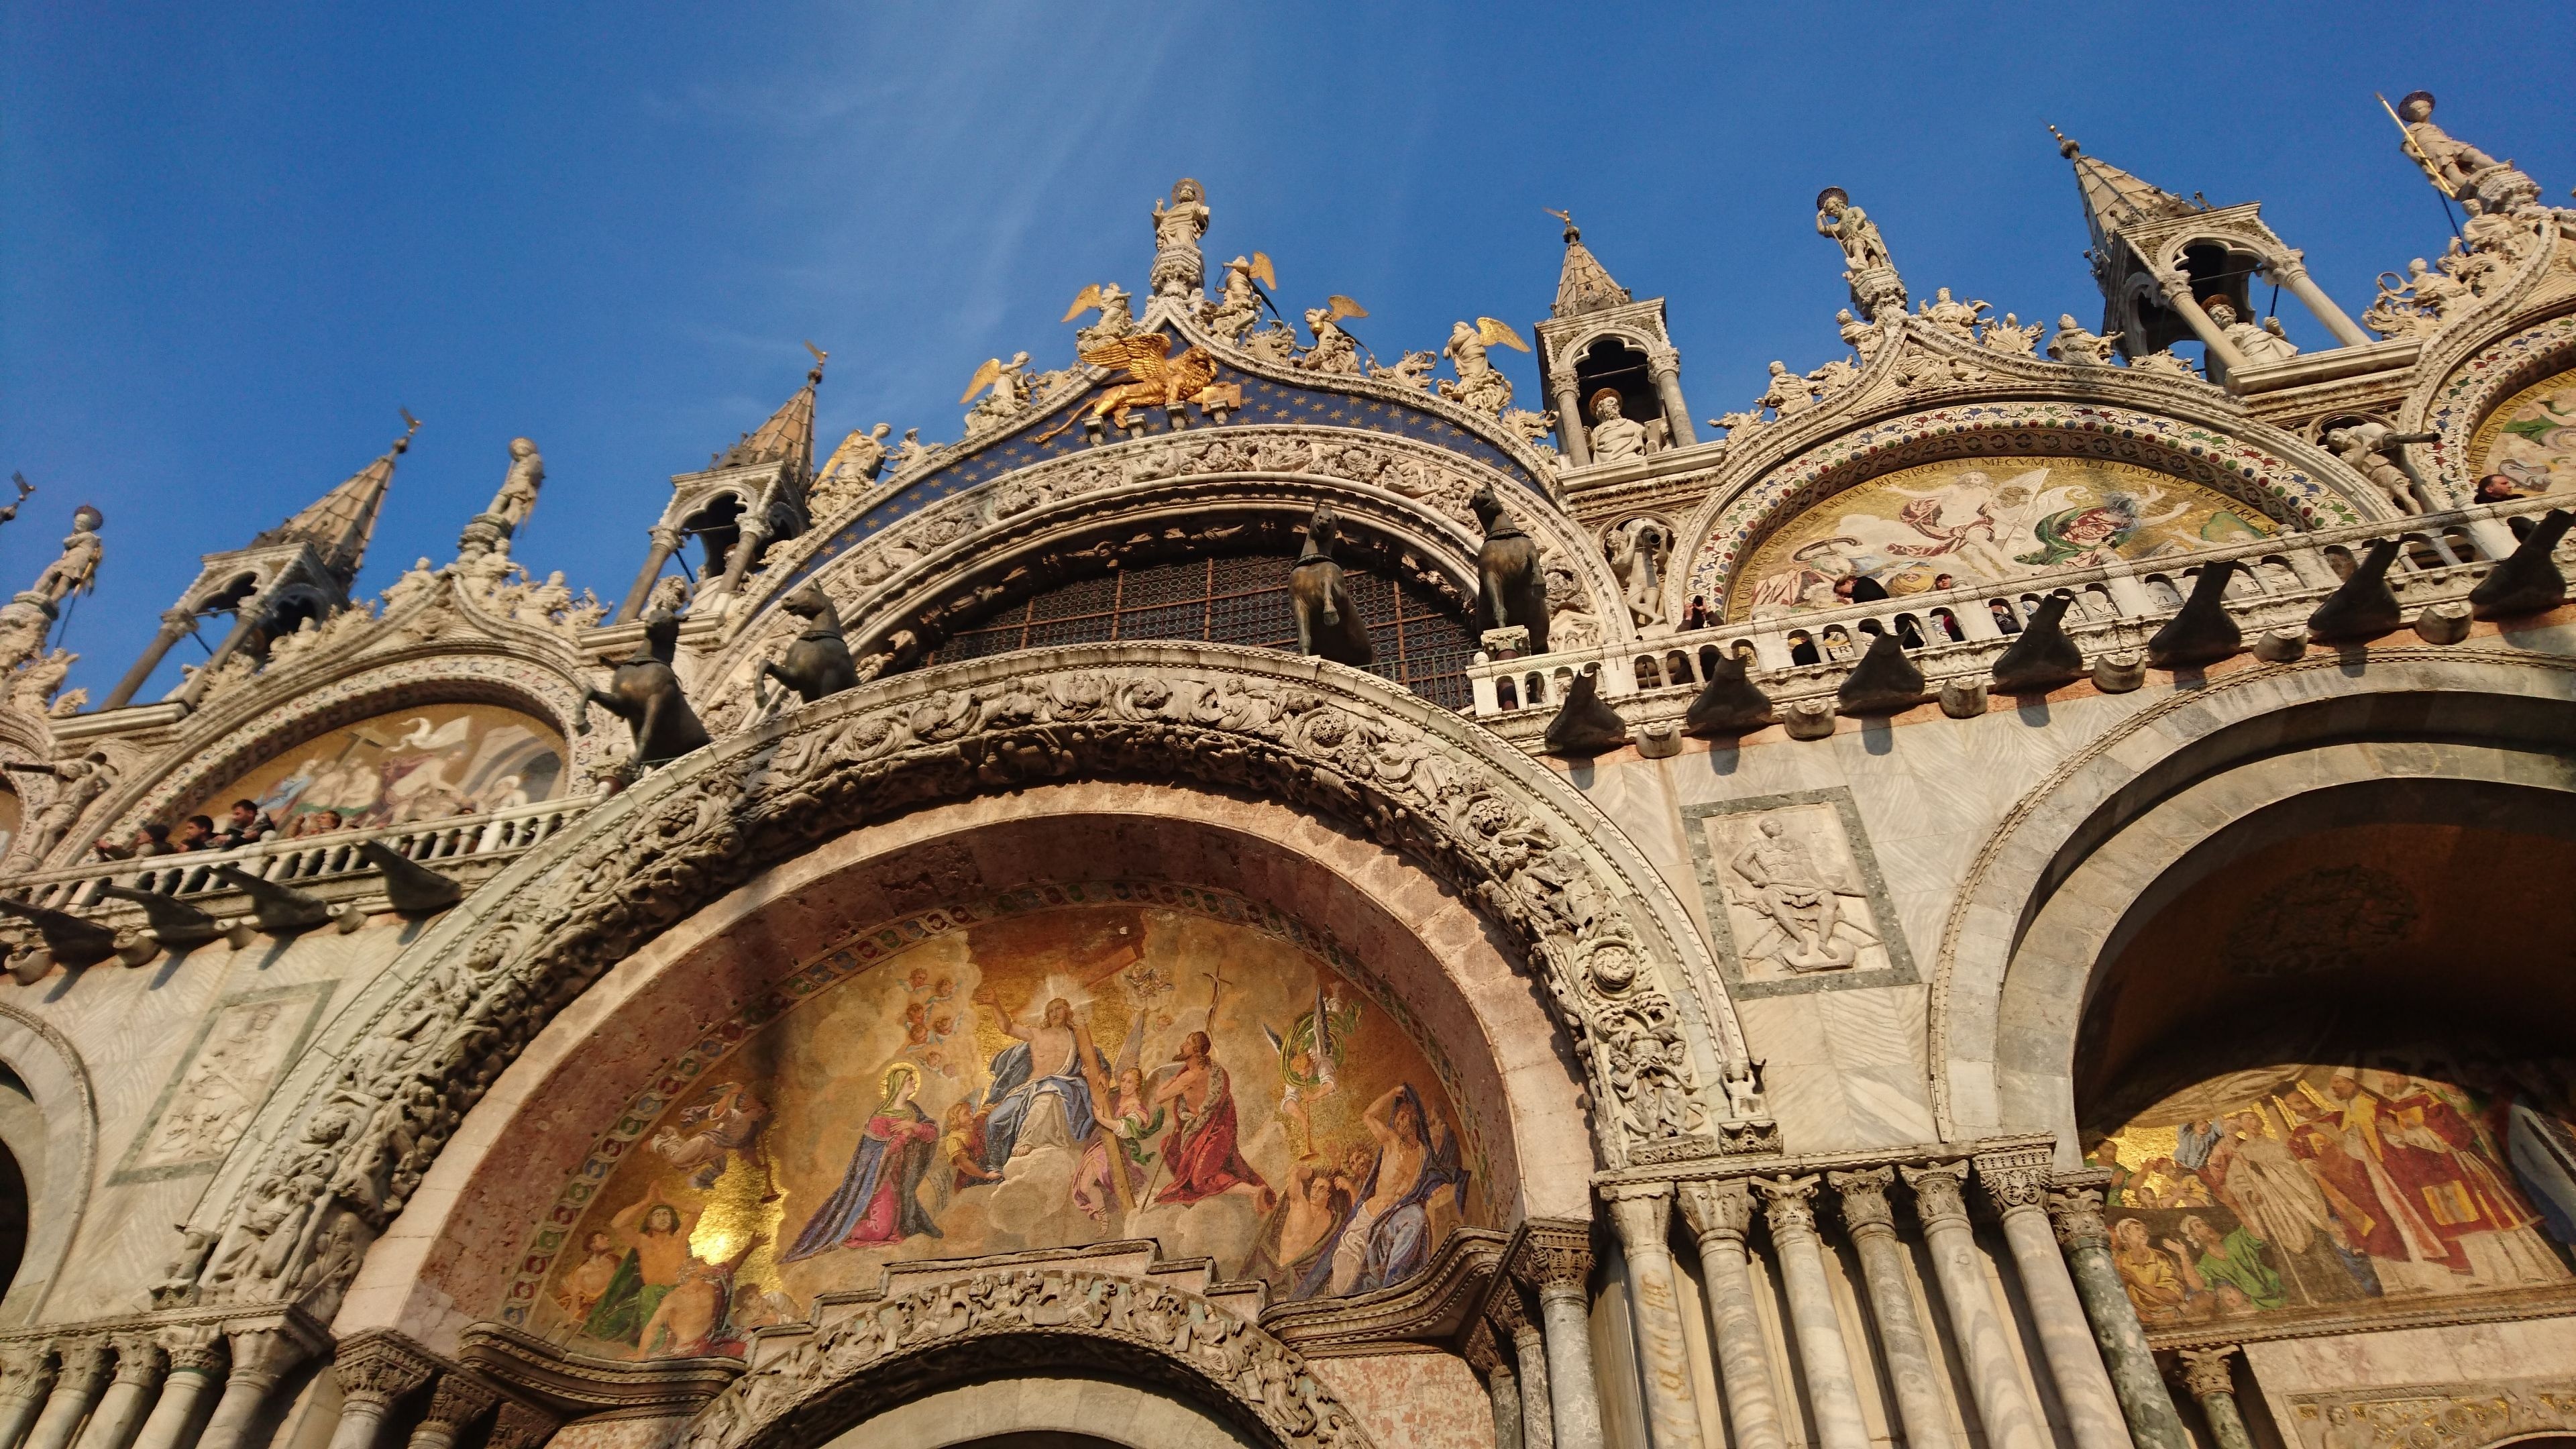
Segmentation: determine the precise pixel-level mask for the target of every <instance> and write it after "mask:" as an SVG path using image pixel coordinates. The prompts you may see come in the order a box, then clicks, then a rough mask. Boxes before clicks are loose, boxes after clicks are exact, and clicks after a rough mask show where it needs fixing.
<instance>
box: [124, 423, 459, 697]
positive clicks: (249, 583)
mask: <svg viewBox="0 0 2576 1449" xmlns="http://www.w3.org/2000/svg"><path fill="white" fill-rule="evenodd" d="M402 417H403V435H402V436H401V437H399V438H396V439H394V441H393V444H392V446H390V447H388V448H386V449H385V451H384V455H383V456H382V457H379V458H377V459H376V460H375V461H374V462H372V463H369V464H368V465H367V466H365V467H363V468H361V469H359V470H358V471H357V472H356V473H353V474H351V475H350V477H349V480H348V481H347V482H345V483H342V484H341V485H340V486H338V487H337V488H334V489H332V490H331V491H330V492H328V493H325V494H323V495H322V496H321V497H320V498H317V499H315V500H313V502H312V503H310V504H308V505H306V506H305V508H304V509H303V510H302V511H301V512H299V513H297V514H296V515H295V516H294V517H292V518H289V519H287V520H286V521H285V522H284V523H281V524H279V525H278V526H277V527H275V528H272V529H270V530H268V531H267V532H265V533H262V534H261V535H259V536H258V537H257V538H254V539H252V540H251V541H250V545H249V546H248V547H246V548H237V549H232V550H230V551H228V552H225V553H210V554H207V555H205V556H204V560H203V566H202V567H201V568H200V569H199V570H198V573H197V579H196V582H194V583H192V584H190V585H188V587H187V589H186V590H185V591H183V592H182V593H181V594H180V595H179V602H178V603H176V604H174V605H172V606H171V607H170V609H169V610H168V611H166V612H165V613H163V614H162V615H161V628H160V631H159V632H158V633H156V634H154V635H153V636H152V642H151V644H149V645H148V646H146V647H145V649H144V651H143V657H141V658H140V659H137V660H135V661H134V667H133V668H131V669H128V670H127V671H125V677H124V678H123V679H120V680H118V681H117V682H116V688H114V689H113V690H110V691H109V692H108V696H107V700H106V702H105V703H104V704H102V705H100V706H99V707H100V708H101V709H103V710H104V709H119V708H122V707H124V706H125V705H127V704H130V703H132V702H133V699H134V695H135V691H137V690H139V689H141V688H142V687H143V685H144V682H145V681H146V680H149V679H150V678H151V677H152V672H153V671H154V670H156V669H158V668H160V667H161V661H162V659H163V657H164V656H166V655H167V654H168V653H169V652H170V646H172V645H174V644H176V643H178V642H179V641H180V640H181V639H184V638H186V637H188V636H189V635H190V634H193V633H195V632H197V625H198V621H199V620H201V619H203V618H205V617H206V616H208V615H211V614H230V615H231V616H232V618H233V627H232V631H231V632H230V633H228V634H226V635H225V636H224V642H223V643H222V644H221V645H220V646H218V647H217V648H216V649H215V651H214V653H213V655H212V656H210V657H209V658H208V659H207V660H206V664H205V667H204V668H203V669H200V670H199V671H197V675H196V678H194V679H192V680H190V681H189V682H188V686H187V688H186V689H184V690H182V691H181V692H180V694H179V702H180V703H181V704H186V705H191V706H193V705H194V704H195V703H196V702H197V699H198V697H199V696H201V695H202V694H204V693H205V690H206V686H207V685H208V684H209V683H210V682H212V680H213V679H214V675H215V671H216V670H218V669H221V668H222V667H223V666H224V665H225V664H226V663H228V662H230V661H231V660H232V658H233V656H234V655H236V654H241V653H244V652H248V653H249V654H250V655H251V656H252V657H254V658H266V657H267V654H268V646H269V644H270V642H271V641H273V640H276V639H278V638H280V637H282V636H284V635H287V634H292V633H294V632H295V630H296V629H297V628H298V627H299V626H301V625H302V624H303V623H304V621H305V620H307V619H327V618H329V617H330V616H331V615H333V614H336V613H338V612H339V611H340V610H342V609H344V608H346V607H348V603H349V586H350V585H351V584H352V583H354V582H356V580H357V577H358V565H359V564H361V563H363V562H364V561H365V560H366V556H367V541H368V540H369V539H370V538H371V537H373V536H374V534H375V531H376V515H377V513H378V512H379V510H381V509H382V508H383V507H384V501H385V490H386V489H388V488H390V487H392V486H393V481H394V460H395V459H397V458H400V457H401V456H402V455H403V454H404V452H405V451H407V450H408V449H409V448H410V447H411V439H412V434H414V433H417V432H419V431H420V419H418V418H415V417H413V416H412V415H411V413H410V412H409V411H408V410H405V411H404V412H403V415H402Z"/></svg>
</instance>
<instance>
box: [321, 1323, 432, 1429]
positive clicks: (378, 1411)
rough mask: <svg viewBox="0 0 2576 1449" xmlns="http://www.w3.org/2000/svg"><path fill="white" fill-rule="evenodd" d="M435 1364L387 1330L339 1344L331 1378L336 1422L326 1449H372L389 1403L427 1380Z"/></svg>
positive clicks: (403, 1338) (364, 1334) (389, 1408)
mask: <svg viewBox="0 0 2576 1449" xmlns="http://www.w3.org/2000/svg"><path fill="white" fill-rule="evenodd" d="M437 1371H438V1361H437V1360H436V1359H433V1358H431V1357H430V1356H429V1355H427V1354H426V1353H423V1352H422V1351H421V1350H420V1349H419V1348H417V1347H415V1346H414V1345H413V1343H412V1342H411V1340H409V1339H407V1338H405V1337H403V1336H402V1335H401V1334H399V1333H393V1332H390V1331H386V1330H382V1329H379V1330H375V1331H373V1332H368V1333H361V1334H357V1335H354V1336H352V1337H351V1338H349V1339H348V1340H347V1341H345V1342H343V1343H342V1344H341V1345H340V1348H339V1352H338V1353H337V1354H335V1355H334V1356H333V1357H332V1360H331V1376H332V1377H333V1378H335V1379H338V1380H339V1381H340V1424H339V1427H338V1428H336V1429H334V1430H332V1431H331V1446H330V1449H376V1439H377V1436H378V1434H379V1432H380V1431H381V1430H382V1429H383V1427H384V1422H385V1419H386V1417H387V1416H388V1415H390V1414H391V1413H392V1412H393V1407H394V1401H395V1400H397V1399H400V1398H401V1397H402V1396H403V1395H405V1394H408V1393H410V1392H411V1391H412V1390H414V1389H417V1388H419V1387H420V1386H421V1385H423V1384H425V1383H428V1382H429V1376H430V1375H431V1374H433V1373H436V1372H437Z"/></svg>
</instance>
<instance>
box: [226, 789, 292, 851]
mask: <svg viewBox="0 0 2576 1449" xmlns="http://www.w3.org/2000/svg"><path fill="white" fill-rule="evenodd" d="M276 833H277V822H276V821H274V820H271V819H269V818H268V817H267V816H266V815H264V814H262V813H261V812H260V808H259V803H258V802H257V801H255V800H235V801H234V802H233V807H232V813H231V814H230V815H228V816H226V817H225V819H224V828H223V829H222V830H220V831H218V832H216V835H215V840H216V841H217V842H218V844H219V846H220V848H222V849H225V850H230V849H232V848H233V847H235V846H238V845H250V844H254V843H256V842H258V841H262V840H266V839H267V838H268V837H270V836H272V835H275V834H276Z"/></svg>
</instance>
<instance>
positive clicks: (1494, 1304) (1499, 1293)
mask: <svg viewBox="0 0 2576 1449" xmlns="http://www.w3.org/2000/svg"><path fill="white" fill-rule="evenodd" d="M1485 1321H1486V1322H1488V1323H1490V1324H1492V1325H1493V1326H1494V1327H1495V1328H1497V1329H1499V1330H1501V1331H1502V1333H1503V1334H1504V1335H1505V1336H1507V1337H1509V1336H1513V1335H1517V1334H1518V1333H1519V1332H1520V1331H1521V1330H1522V1329H1525V1328H1532V1327H1535V1325H1533V1324H1532V1323H1531V1322H1530V1316H1529V1305H1528V1304H1526V1303H1523V1302H1522V1301H1521V1285H1520V1284H1518V1283H1516V1282H1514V1281H1512V1279H1511V1277H1510V1275H1508V1274H1506V1275H1504V1276H1502V1277H1501V1278H1499V1279H1497V1280H1496V1281H1495V1283H1494V1291H1492V1292H1491V1293H1488V1294H1486V1295H1485Z"/></svg>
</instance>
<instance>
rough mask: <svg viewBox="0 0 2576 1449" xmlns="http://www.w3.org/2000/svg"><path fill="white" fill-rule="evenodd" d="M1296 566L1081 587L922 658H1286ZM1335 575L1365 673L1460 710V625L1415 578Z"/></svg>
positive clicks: (1234, 565) (966, 632)
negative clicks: (1069, 654)
mask: <svg viewBox="0 0 2576 1449" xmlns="http://www.w3.org/2000/svg"><path fill="white" fill-rule="evenodd" d="M1296 562H1297V561H1296V559H1295V558H1294V557H1293V556H1290V555H1287V554H1244V555H1238V556H1235V557H1232V558H1194V559H1182V560H1178V561H1175V562H1172V563H1159V564H1149V565H1146V566H1144V567H1141V568H1131V569H1119V570H1116V571H1113V572H1110V573H1106V574H1101V575H1098V576H1096V577H1093V578H1087V579H1076V580H1074V581H1073V582H1071V583H1067V584H1059V585H1057V586H1056V587H1055V588H1052V589H1048V590H1046V591H1045V592H1043V593H1040V594H1037V595H1035V596H1034V597H1032V598H1028V599H1025V600H1022V601H1020V602H1018V603H1015V604H1008V605H1005V606H1003V607H1002V608H1000V609H998V610H996V611H995V612H993V613H991V614H988V615H986V616H984V617H983V618H982V619H979V620H977V621H976V622H975V623H974V624H973V625H971V626H970V627H968V628H964V629H960V630H958V631H956V632H955V633H953V634H951V635H949V637H948V639H947V640H946V641H945V642H944V643H942V644H941V645H940V646H939V648H938V649H937V650H936V651H934V652H933V653H931V654H930V655H929V656H928V658H927V659H926V660H925V661H924V662H926V663H949V662H953V661H955V660H959V659H979V658H982V657H983V656H985V655H987V654H1006V653H1009V652H1010V651H1012V650H1014V649H1043V648H1048V647H1050V646H1053V645H1058V644H1093V643H1100V642H1104V641H1107V640H1112V639H1181V640H1189V639H1198V640H1206V641H1208V642H1211V643H1217V644H1249V645H1254V646H1256V647H1259V648H1263V649H1279V650H1285V651H1289V652H1291V653H1293V652H1295V650H1296V648H1297V617H1296V615H1295V613H1294V612H1292V610H1291V608H1290V605H1289V602H1288V572H1289V570H1290V569H1291V568H1292V567H1293V566H1294V565H1295V564H1296ZM1342 578H1343V580H1344V581H1345V582H1346V583H1347V584H1348V585H1349V587H1350V591H1351V597H1352V598H1353V599H1354V600H1356V601H1357V602H1358V604H1359V608H1360V615H1361V617H1363V618H1365V619H1367V620H1368V623H1369V641H1370V642H1371V643H1372V644H1373V645H1375V646H1376V649H1377V662H1376V663H1375V664H1372V665H1370V666H1369V670H1370V672H1371V673H1373V674H1377V675H1380V676H1383V677H1384V678H1387V679H1391V680H1394V681H1395V682H1396V683H1398V684H1401V685H1403V686H1405V687H1406V688H1407V689H1410V690H1412V691H1413V692H1414V693H1416V694H1419V695H1421V696H1422V697H1423V698H1425V699H1428V700H1430V701H1431V702H1432V703H1434V704H1438V705H1443V706H1446V707H1448V708H1450V709H1465V708H1466V707H1467V703H1468V691H1467V661H1468V659H1469V658H1470V657H1471V656H1472V655H1473V654H1474V653H1475V649H1476V641H1475V639H1474V637H1473V636H1472V635H1470V634H1469V633H1468V632H1467V624H1466V621H1465V620H1463V619H1461V618H1459V617H1458V616H1457V615H1456V614H1454V613H1452V612H1451V611H1450V608H1449V606H1448V604H1447V602H1446V601H1444V600H1442V599H1441V598H1440V597H1439V596H1438V595H1437V594H1434V593H1432V592H1431V591H1430V590H1429V589H1426V588H1423V587H1422V586H1420V585H1418V584H1415V583H1412V582H1410V581H1407V580H1395V579H1387V578H1382V577H1379V576H1377V575H1375V574H1371V573H1367V572H1365V571H1363V570H1362V569H1360V568H1358V567H1356V566H1352V565H1347V564H1346V565H1344V567H1343V571H1342Z"/></svg>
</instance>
